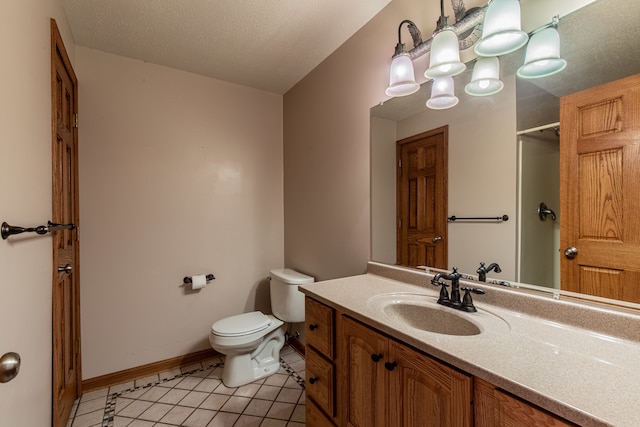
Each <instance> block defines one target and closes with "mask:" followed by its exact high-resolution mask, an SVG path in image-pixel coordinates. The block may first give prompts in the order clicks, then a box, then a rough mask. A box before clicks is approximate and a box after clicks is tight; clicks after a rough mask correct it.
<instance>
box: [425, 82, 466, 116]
mask: <svg viewBox="0 0 640 427" xmlns="http://www.w3.org/2000/svg"><path fill="white" fill-rule="evenodd" d="M454 92H455V90H454V86H453V77H438V78H435V79H433V85H432V86H431V98H429V100H428V101H427V107H429V108H431V109H433V110H445V109H447V108H451V107H455V106H456V105H458V98H457V97H456V95H455V93H454Z"/></svg>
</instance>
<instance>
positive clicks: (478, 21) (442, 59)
mask: <svg viewBox="0 0 640 427" xmlns="http://www.w3.org/2000/svg"><path fill="white" fill-rule="evenodd" d="M451 6H452V7H453V11H454V13H455V18H456V22H455V24H453V25H449V23H448V17H446V16H444V0H440V18H439V19H438V22H437V23H436V29H435V31H434V33H433V34H434V35H433V37H432V38H430V39H428V40H425V41H423V40H422V35H421V34H420V30H419V29H418V27H417V26H416V25H415V24H414V23H413V22H412V21H410V20H408V19H405V20H404V21H402V22H401V23H400V25H399V27H398V44H397V45H396V48H395V51H394V54H393V57H392V62H391V68H390V70H389V87H388V88H387V90H386V91H385V93H386V94H387V95H388V96H391V97H396V96H406V95H411V94H412V93H414V92H416V91H418V89H419V88H420V85H419V84H418V83H417V82H416V80H415V72H414V69H413V62H412V61H413V60H414V59H416V58H419V57H421V56H422V55H425V54H427V53H429V52H430V53H431V57H430V58H429V68H428V69H427V70H426V71H425V73H424V76H425V77H426V78H428V79H434V82H433V86H432V94H431V98H430V99H429V101H428V102H427V106H428V107H429V108H436V109H443V108H451V107H453V106H455V105H456V104H457V103H458V98H456V96H455V94H454V83H453V80H452V79H451V82H449V81H448V80H447V81H446V88H447V89H446V91H445V90H444V89H443V88H444V87H445V86H444V85H445V83H443V81H444V80H443V79H444V78H445V77H447V78H451V77H453V76H456V75H458V74H460V73H461V72H463V71H464V70H465V69H466V65H465V64H464V63H463V62H461V61H460V49H467V48H470V47H471V46H473V45H475V48H474V52H475V53H476V54H477V55H478V56H479V58H478V59H477V60H476V64H475V67H474V70H473V75H472V78H471V82H470V83H469V84H467V85H466V86H465V92H466V93H467V94H469V95H473V96H487V95H493V94H495V93H498V92H500V91H501V90H502V88H503V87H504V84H503V83H502V82H501V81H500V78H499V74H500V61H499V60H498V56H501V55H505V54H508V53H511V52H514V51H516V50H518V49H520V48H521V47H522V46H524V45H525V44H527V42H529V45H528V46H527V52H526V58H525V64H524V65H523V66H522V67H520V68H519V69H518V71H517V75H518V76H519V77H522V78H528V79H532V78H538V77H546V76H550V75H551V74H555V73H557V72H559V71H562V70H563V69H564V68H565V67H566V65H567V63H566V61H565V60H564V59H562V58H560V37H559V35H558V32H557V30H556V28H557V25H558V21H559V17H557V16H556V17H554V18H553V21H552V22H551V23H550V24H547V25H545V26H543V27H541V28H538V29H537V30H535V31H533V32H532V33H531V38H529V36H530V35H529V34H527V33H525V32H523V31H522V30H521V28H520V22H521V15H520V3H519V0H489V3H488V4H487V5H485V6H483V7H475V8H472V9H470V10H468V11H467V10H466V9H465V6H464V0H451ZM405 24H407V29H408V30H409V33H410V34H411V38H412V40H413V48H412V49H411V50H408V51H407V50H406V49H405V45H404V44H403V43H402V39H401V30H402V27H403V26H404V25H405ZM481 34H482V37H480V35H481ZM476 42H477V43H476ZM445 93H446V94H447V95H445ZM445 99H447V100H448V101H447V102H445Z"/></svg>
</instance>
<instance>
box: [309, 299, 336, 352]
mask: <svg viewBox="0 0 640 427" xmlns="http://www.w3.org/2000/svg"><path fill="white" fill-rule="evenodd" d="M305 321H306V327H307V329H306V332H305V340H306V341H307V344H309V345H310V346H312V347H314V348H315V349H316V350H318V351H319V352H320V353H322V354H324V355H325V356H326V357H328V358H329V359H333V328H334V326H333V309H332V308H331V307H327V306H326V305H324V304H321V303H319V302H317V301H315V300H313V299H311V298H306V299H305Z"/></svg>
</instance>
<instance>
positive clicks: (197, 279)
mask: <svg viewBox="0 0 640 427" xmlns="http://www.w3.org/2000/svg"><path fill="white" fill-rule="evenodd" d="M206 284H207V276H206V275H204V274H200V275H198V276H192V277H191V289H202V288H204V287H205V286H206Z"/></svg>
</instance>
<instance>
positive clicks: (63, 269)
mask: <svg viewBox="0 0 640 427" xmlns="http://www.w3.org/2000/svg"><path fill="white" fill-rule="evenodd" d="M72 271H73V266H72V265H71V264H67V265H65V266H64V267H58V273H67V274H71V272H72Z"/></svg>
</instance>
